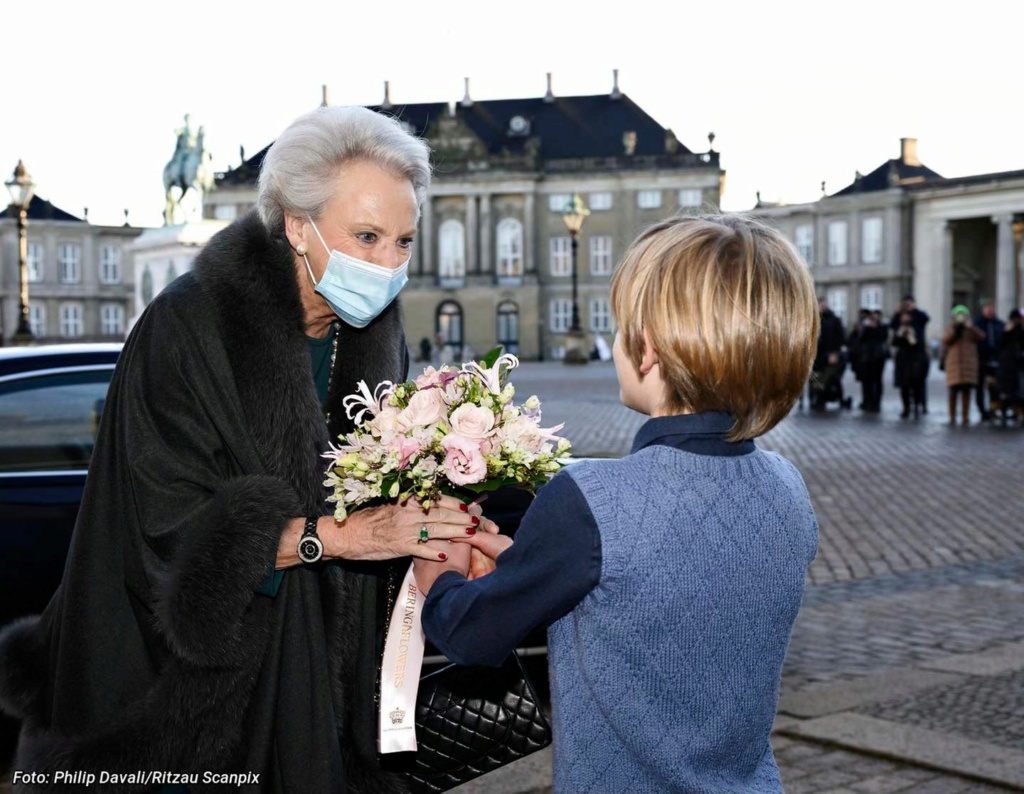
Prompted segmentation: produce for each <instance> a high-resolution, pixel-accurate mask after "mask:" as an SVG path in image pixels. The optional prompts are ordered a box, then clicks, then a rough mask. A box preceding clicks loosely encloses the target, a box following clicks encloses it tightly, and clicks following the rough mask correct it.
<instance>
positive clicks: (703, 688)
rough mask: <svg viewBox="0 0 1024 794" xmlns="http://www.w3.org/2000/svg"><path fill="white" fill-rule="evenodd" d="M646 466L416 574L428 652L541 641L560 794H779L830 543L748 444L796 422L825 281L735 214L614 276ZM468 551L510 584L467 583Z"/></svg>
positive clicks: (640, 253)
mask: <svg viewBox="0 0 1024 794" xmlns="http://www.w3.org/2000/svg"><path fill="white" fill-rule="evenodd" d="M611 300H612V311H613V313H614V316H615V317H616V320H617V325H618V328H619V331H618V334H617V335H616V338H615V343H614V345H613V347H612V350H613V360H614V362H615V371H616V374H617V376H618V379H619V385H620V389H621V395H620V396H621V399H622V401H623V403H624V404H625V405H627V406H628V407H630V408H632V409H633V410H635V411H639V412H641V413H643V414H646V415H648V416H650V417H651V418H650V419H649V420H648V421H647V422H646V423H645V424H644V425H643V426H642V427H641V429H640V431H639V432H638V433H637V436H636V439H635V441H634V442H633V450H632V452H631V453H630V454H629V455H628V456H627V457H625V458H622V459H618V460H586V461H580V462H578V463H576V464H575V465H573V466H569V467H568V468H566V469H565V470H563V471H562V472H560V473H559V474H557V475H555V477H554V478H553V479H552V480H551V481H550V482H549V483H547V484H546V485H544V486H542V487H541V488H540V490H539V492H538V494H537V497H536V499H535V500H534V502H533V503H532V505H531V507H530V508H529V510H528V511H527V513H526V515H525V516H524V518H523V521H522V524H521V525H520V527H519V529H518V531H517V533H516V536H515V542H514V543H512V541H511V540H510V539H509V538H504V537H501V536H494V537H493V538H492V540H493V542H492V543H487V542H482V543H479V544H478V543H477V542H476V541H477V540H478V539H479V537H480V536H481V535H483V534H485V533H477V534H476V535H474V536H473V538H467V539H465V540H466V541H467V542H466V543H458V542H453V543H451V544H449V545H450V547H451V552H450V553H449V559H448V561H447V562H446V563H443V564H437V563H430V564H427V565H416V569H415V570H416V576H417V580H418V581H419V584H420V586H421V587H422V588H423V590H424V592H426V593H427V599H426V603H425V605H424V610H423V627H424V630H425V632H426V636H427V639H429V640H430V641H431V642H432V643H434V644H435V645H436V646H437V647H438V649H440V650H441V652H442V653H444V654H445V655H447V656H448V657H449V658H450V659H452V660H453V661H455V662H457V663H459V664H471V665H476V664H486V665H498V664H500V663H501V662H502V660H503V659H504V658H505V657H506V656H507V655H508V654H509V653H510V652H511V651H512V649H513V648H515V647H516V645H517V643H519V642H520V641H521V640H522V638H523V637H524V636H525V635H526V634H527V633H528V632H529V631H530V630H531V629H532V628H533V627H534V626H544V625H547V626H549V627H550V628H549V629H548V648H549V657H548V660H549V666H550V680H551V703H552V713H553V729H554V762H553V766H554V791H555V792H559V794H569V792H572V794H588V792H590V793H593V794H597V793H598V792H600V793H602V794H603V793H605V792H631V793H634V794H638V793H641V792H651V793H654V792H657V793H658V794H660V793H661V792H670V791H672V792H684V791H686V792H698V791H701V792H754V791H756V792H761V794H773V793H776V792H781V791H782V783H781V781H780V779H779V770H778V766H777V764H776V762H775V757H774V755H773V753H772V748H771V744H770V741H769V737H770V734H771V729H772V723H773V720H774V719H775V711H776V705H777V701H778V694H779V679H780V675H781V671H782V663H783V659H784V658H785V654H786V646H787V644H788V642H789V637H790V634H791V631H792V628H793V621H794V619H795V618H796V614H797V610H798V609H799V606H800V598H801V594H802V592H803V588H804V581H805V577H806V574H807V568H808V566H809V564H810V562H811V560H812V559H813V557H814V554H815V549H816V545H817V522H816V520H815V517H814V510H813V508H812V506H811V501H810V498H809V496H808V493H807V489H806V487H805V485H804V482H803V479H802V478H801V476H800V474H799V472H798V471H797V470H796V468H795V467H794V466H793V465H792V464H791V463H790V462H789V461H787V460H785V459H784V458H782V457H781V456H779V455H777V454H775V453H772V452H766V451H764V450H762V449H760V448H759V447H758V446H757V444H756V443H755V442H754V439H755V438H757V437H758V436H760V435H762V434H764V433H766V432H768V431H769V430H770V429H771V428H772V427H774V426H775V425H776V424H777V423H778V422H780V421H781V420H782V419H783V418H784V417H785V416H786V415H787V414H788V413H789V412H790V410H791V409H792V407H793V405H794V403H795V402H796V400H797V398H798V397H799V395H800V393H801V391H802V390H803V384H804V383H805V382H806V380H807V377H808V374H809V372H810V367H811V362H812V359H813V357H814V353H815V348H816V337H817V333H818V312H817V311H816V307H815V298H814V284H813V282H812V280H811V278H810V275H809V273H808V271H807V267H806V265H805V264H804V263H803V259H802V258H801V257H800V254H799V253H797V251H796V249H795V248H793V246H792V244H791V243H790V242H789V241H787V240H786V239H785V238H784V237H783V236H782V235H781V234H779V233H778V232H777V231H775V230H774V229H770V228H768V227H767V226H764V225H762V224H761V223H760V222H758V221H755V220H753V219H750V218H747V217H746V216H740V215H721V216H696V217H676V218H672V219H669V220H665V221H662V222H661V223H658V224H655V225H654V226H652V227H650V228H649V229H647V230H646V231H645V232H643V233H642V234H641V235H640V236H639V238H637V240H636V241H635V242H634V243H633V244H632V246H631V247H630V248H629V250H627V252H626V254H625V258H624V260H623V262H622V264H621V265H620V266H619V268H618V269H617V271H616V273H615V275H614V277H613V279H612V290H611ZM471 547H476V548H480V549H482V550H489V555H490V556H492V557H496V562H497V569H496V570H495V571H494V572H493V573H490V574H488V575H486V576H483V577H479V578H476V579H473V580H472V581H470V580H468V579H467V578H466V573H467V570H468V565H469V558H468V553H469V549H470V548H471Z"/></svg>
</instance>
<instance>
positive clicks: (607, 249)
mask: <svg viewBox="0 0 1024 794" xmlns="http://www.w3.org/2000/svg"><path fill="white" fill-rule="evenodd" d="M590 272H591V274H593V275H595V276H608V275H610V274H611V272H612V238H611V237H609V236H608V235H597V236H595V237H591V238H590Z"/></svg>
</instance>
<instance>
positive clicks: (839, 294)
mask: <svg viewBox="0 0 1024 794" xmlns="http://www.w3.org/2000/svg"><path fill="white" fill-rule="evenodd" d="M846 294H847V290H846V287H833V288H832V289H830V290H829V291H828V292H827V293H826V298H827V300H828V307H829V308H830V309H831V310H832V311H833V312H835V314H836V316H837V317H838V318H839V319H840V320H842V321H843V324H844V325H845V324H846Z"/></svg>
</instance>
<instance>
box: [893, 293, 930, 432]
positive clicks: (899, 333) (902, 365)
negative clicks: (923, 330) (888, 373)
mask: <svg viewBox="0 0 1024 794" xmlns="http://www.w3.org/2000/svg"><path fill="white" fill-rule="evenodd" d="M899 319H900V324H899V326H898V327H897V328H896V331H895V333H894V334H893V337H892V346H893V347H894V348H895V349H896V355H895V364H894V370H895V377H896V388H897V389H899V390H900V398H901V400H902V401H903V412H902V413H901V414H900V418H901V419H906V418H907V417H908V416H910V414H911V412H913V414H914V418H915V419H917V418H918V416H919V415H920V413H921V405H922V404H923V402H924V379H925V377H927V375H928V350H927V348H926V347H925V340H924V339H922V338H921V337H919V336H918V335H917V331H916V330H914V324H913V317H912V316H911V314H910V312H903V313H901V314H900V318H899Z"/></svg>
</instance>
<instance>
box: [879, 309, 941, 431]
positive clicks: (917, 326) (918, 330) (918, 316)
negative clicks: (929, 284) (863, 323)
mask: <svg viewBox="0 0 1024 794" xmlns="http://www.w3.org/2000/svg"><path fill="white" fill-rule="evenodd" d="M904 312H906V313H907V314H909V315H910V324H911V326H912V327H913V329H914V332H915V334H916V335H917V338H918V339H920V340H921V344H922V345H925V350H926V351H927V350H928V347H927V345H928V341H927V340H928V335H927V328H928V323H929V322H931V317H929V316H928V313H927V312H924V311H921V309H919V308H917V301H916V300H915V299H914V296H913V295H911V294H909V293H908V294H906V295H904V296H903V301H902V303H901V304H900V308H899V309H897V310H896V312H895V313H894V314H893V316H892V320H891V321H890V322H889V327H890V329H891V330H892V332H893V333H895V332H896V331H898V330H899V326H900V315H901V314H903V313H904ZM936 341H937V340H936ZM926 361H927V363H928V369H931V359H930V358H928V359H926ZM920 397H921V401H920V402H919V403H918V402H915V403H914V405H915V410H917V411H920V412H921V413H923V414H926V413H928V371H927V369H926V370H925V373H924V380H923V381H922V384H921V393H920Z"/></svg>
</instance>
